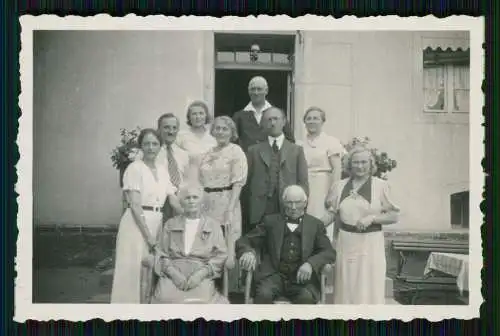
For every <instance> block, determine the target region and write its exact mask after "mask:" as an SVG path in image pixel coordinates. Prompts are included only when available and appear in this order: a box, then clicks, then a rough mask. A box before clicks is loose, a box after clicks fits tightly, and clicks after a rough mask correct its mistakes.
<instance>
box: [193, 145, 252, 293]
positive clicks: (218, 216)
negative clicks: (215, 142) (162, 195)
mask: <svg viewBox="0 0 500 336" xmlns="http://www.w3.org/2000/svg"><path fill="white" fill-rule="evenodd" d="M214 148H215V147H214ZM214 148H212V149H211V150H210V151H209V152H208V153H206V154H205V155H204V156H203V158H202V159H201V163H200V174H199V178H200V182H201V184H202V185H203V187H205V190H206V193H205V197H204V213H205V214H206V215H207V216H209V217H211V218H213V219H215V220H216V221H217V222H219V223H220V224H221V225H223V224H224V214H225V213H226V211H227V210H228V206H229V202H230V199H231V194H232V190H231V189H230V188H231V187H234V186H235V185H239V186H240V187H242V186H243V185H245V183H246V180H247V173H248V166H247V158H246V156H245V153H244V152H243V150H242V149H241V147H240V146H238V145H236V144H232V143H231V144H228V145H227V146H226V147H224V148H223V149H222V150H220V151H216V150H214ZM231 211H233V217H232V218H233V222H232V223H231V231H230V232H224V234H225V237H226V238H227V239H229V240H230V241H231V242H233V244H232V245H233V246H234V242H235V241H236V240H237V239H238V238H239V237H240V236H241V206H240V203H239V202H237V204H236V206H235V207H234V209H231ZM232 252H233V253H234V251H232ZM233 255H234V254H233ZM238 273H239V272H238V271H237V269H236V267H235V269H233V270H231V271H230V272H229V284H230V285H229V291H230V292H233V291H238V285H239V281H238Z"/></svg>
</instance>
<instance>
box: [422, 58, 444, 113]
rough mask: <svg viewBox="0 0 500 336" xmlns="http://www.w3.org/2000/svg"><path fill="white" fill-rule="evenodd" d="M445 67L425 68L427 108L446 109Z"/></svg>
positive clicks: (425, 100)
mask: <svg viewBox="0 0 500 336" xmlns="http://www.w3.org/2000/svg"><path fill="white" fill-rule="evenodd" d="M444 83H445V67H444V66H434V67H426V68H424V102H425V105H424V107H425V109H426V110H444V102H445V99H444V98H445V97H444Z"/></svg>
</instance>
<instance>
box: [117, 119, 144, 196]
mask: <svg viewBox="0 0 500 336" xmlns="http://www.w3.org/2000/svg"><path fill="white" fill-rule="evenodd" d="M140 132H141V129H140V128H139V127H136V128H135V129H133V130H126V129H124V128H122V129H120V135H121V141H120V144H119V145H118V146H116V148H115V149H113V151H112V153H111V161H112V162H113V167H115V168H116V169H118V171H119V179H120V187H123V174H124V172H125V169H127V167H128V165H129V164H130V163H131V162H133V161H134V159H135V157H136V155H137V154H138V153H139V145H138V143H137V137H138V136H139V133H140Z"/></svg>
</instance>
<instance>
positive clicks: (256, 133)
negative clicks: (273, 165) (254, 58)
mask: <svg viewBox="0 0 500 336" xmlns="http://www.w3.org/2000/svg"><path fill="white" fill-rule="evenodd" d="M268 91H269V88H268V86H267V81H266V79H265V78H264V77H262V76H256V77H253V78H252V79H251V80H250V82H249V83H248V95H249V96H250V102H249V103H248V105H247V106H245V108H244V109H243V110H241V111H238V112H236V113H234V115H233V120H234V122H235V124H236V128H237V130H238V144H239V145H240V146H241V148H242V149H243V151H244V152H245V153H246V152H247V150H248V148H249V147H250V146H252V145H255V144H257V143H259V142H265V141H266V140H267V133H266V131H265V130H264V129H262V127H261V120H262V114H263V112H264V111H265V110H267V109H269V108H270V107H272V105H271V104H270V103H269V102H268V101H267V100H266V97H267V93H268ZM284 133H285V137H286V138H287V139H288V140H289V141H290V142H295V138H294V137H293V134H292V130H291V127H290V124H289V123H286V125H285V127H284Z"/></svg>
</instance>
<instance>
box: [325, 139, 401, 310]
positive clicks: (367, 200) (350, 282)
mask: <svg viewBox="0 0 500 336" xmlns="http://www.w3.org/2000/svg"><path fill="white" fill-rule="evenodd" d="M343 164H344V169H345V171H346V172H348V173H349V174H350V177H349V178H346V179H343V180H341V181H339V182H337V183H335V184H333V186H332V188H331V190H330V192H329V194H328V197H327V202H326V203H327V206H328V210H329V212H330V213H331V218H335V223H336V224H335V236H337V235H338V238H337V244H336V251H337V260H336V267H335V294H334V303H335V304H385V277H386V258H385V245H384V232H383V229H382V227H383V226H384V225H388V224H393V223H396V222H397V221H398V217H399V208H398V207H397V206H396V205H395V203H394V202H393V201H392V198H391V195H390V188H389V185H388V183H387V182H386V181H384V180H382V179H379V178H377V177H374V176H373V174H374V173H375V172H376V171H377V167H376V164H375V157H374V156H373V155H372V152H371V151H370V149H368V148H366V147H364V146H357V147H355V148H353V149H352V150H351V151H350V152H349V153H348V154H347V155H346V156H345V157H344V159H343Z"/></svg>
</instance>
